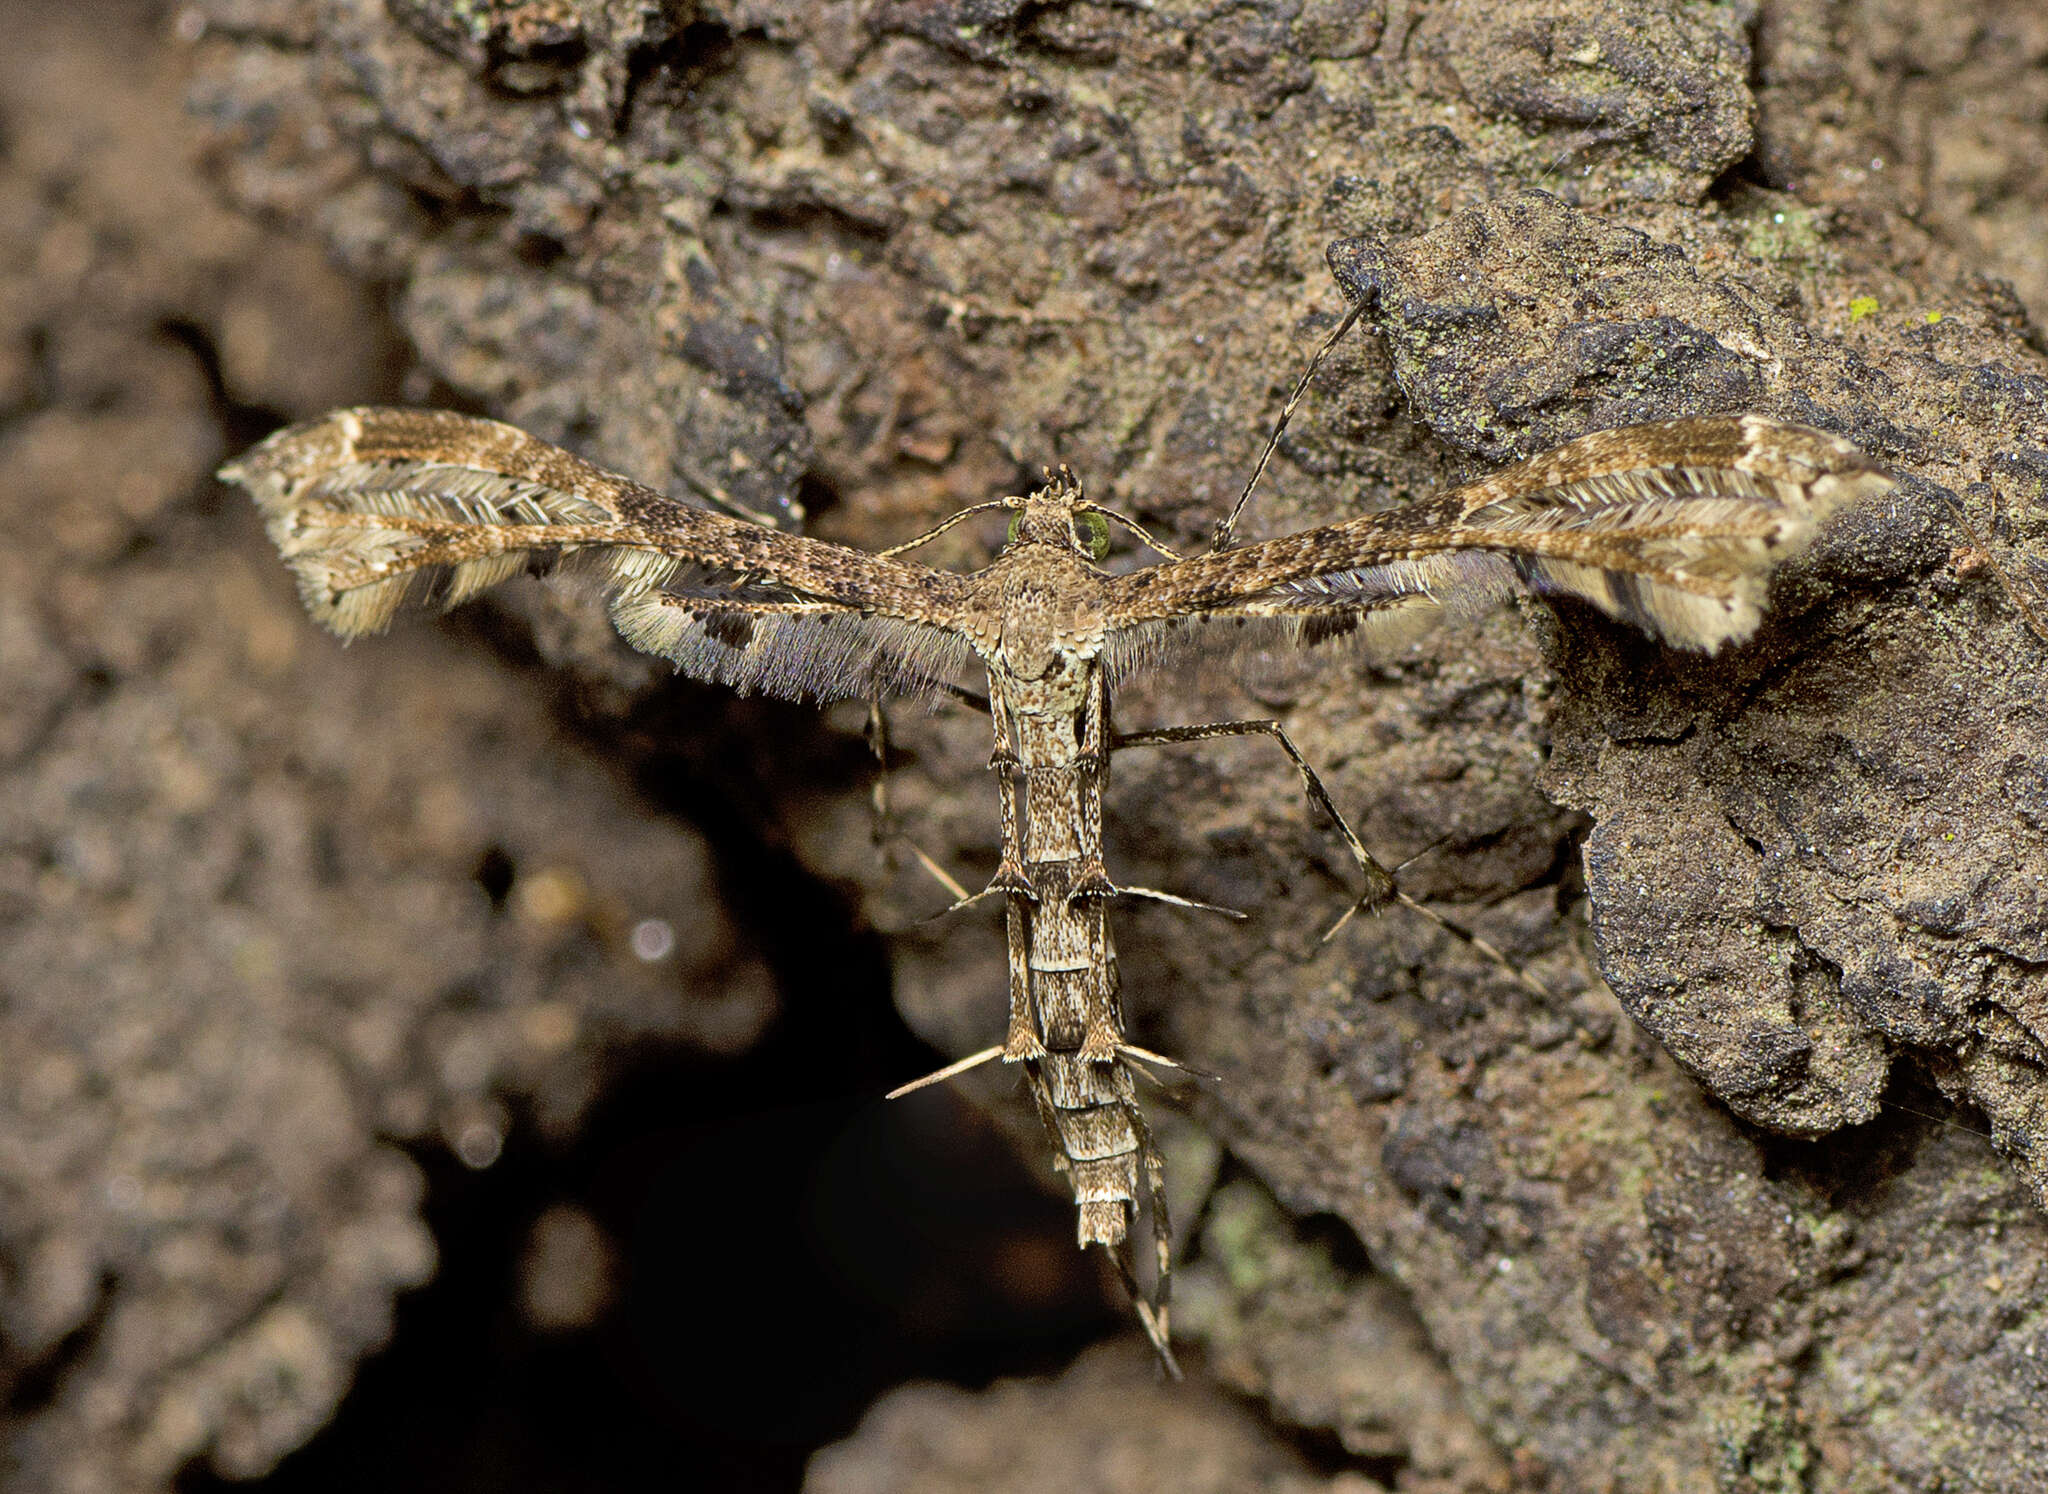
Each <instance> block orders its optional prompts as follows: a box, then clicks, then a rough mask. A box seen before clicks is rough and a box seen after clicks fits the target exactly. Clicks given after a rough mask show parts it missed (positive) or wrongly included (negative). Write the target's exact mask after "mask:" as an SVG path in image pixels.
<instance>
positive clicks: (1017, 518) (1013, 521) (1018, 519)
mask: <svg viewBox="0 0 2048 1494" xmlns="http://www.w3.org/2000/svg"><path fill="white" fill-rule="evenodd" d="M1023 532H1024V516H1023V515H1022V514H1012V515H1010V533H1009V537H1008V538H1007V539H1005V540H1004V541H1003V543H1004V544H1006V545H1014V544H1016V543H1017V536H1018V535H1020V534H1022V533H1023Z"/></svg>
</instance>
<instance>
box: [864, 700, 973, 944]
mask: <svg viewBox="0 0 2048 1494" xmlns="http://www.w3.org/2000/svg"><path fill="white" fill-rule="evenodd" d="M862 735H864V736H865V737H866V738H867V742H868V748H869V750H870V751H872V752H873V753H874V754H875V767H876V772H875V786H874V789H873V790H872V791H871V793H870V794H869V797H868V803H869V808H870V812H871V813H870V824H869V830H868V833H869V835H870V837H871V838H872V839H873V842H874V844H875V845H876V846H888V845H894V844H896V843H897V842H899V841H900V842H901V843H902V844H904V845H905V846H908V847H909V848H910V854H911V855H912V856H914V857H915V858H916V859H917V864H918V865H919V866H921V867H923V868H924V869H925V870H926V871H927V872H928V873H930V874H931V878H932V880H933V881H934V882H937V883H938V884H939V885H940V886H941V887H943V888H945V889H946V892H947V894H948V895H949V896H950V897H951V898H952V899H953V901H952V904H951V905H950V906H949V907H947V908H946V909H945V910H944V911H945V912H948V913H950V912H952V911H954V909H956V908H960V907H963V906H964V905H966V904H968V903H971V902H973V901H974V895H973V894H972V893H970V892H968V890H967V889H966V888H965V887H962V886H961V885H960V882H959V879H958V878H956V877H955V876H954V875H953V874H952V873H951V872H949V871H947V870H946V869H945V868H944V867H943V866H941V865H939V863H938V862H937V861H935V860H933V859H932V857H931V856H930V855H928V854H927V853H926V852H925V849H924V847H923V846H921V845H919V844H918V843H917V842H916V841H914V840H912V839H911V838H910V837H909V836H908V835H905V834H904V833H903V827H902V826H900V825H898V824H897V823H896V814H895V811H894V809H893V808H892V807H891V805H890V803H889V718H888V717H887V716H885V715H884V714H883V713H882V703H881V702H880V701H879V700H871V701H869V702H868V719H867V725H866V727H865V728H864V729H863V732H862ZM934 916H935V917H936V916H937V915H934Z"/></svg>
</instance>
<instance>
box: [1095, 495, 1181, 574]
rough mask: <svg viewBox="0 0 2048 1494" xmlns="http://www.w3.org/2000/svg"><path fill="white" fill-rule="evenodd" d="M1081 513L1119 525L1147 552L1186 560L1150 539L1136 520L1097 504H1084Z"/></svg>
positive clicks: (1169, 558)
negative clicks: (1154, 551) (1096, 515)
mask: <svg viewBox="0 0 2048 1494" xmlns="http://www.w3.org/2000/svg"><path fill="white" fill-rule="evenodd" d="M1081 511H1082V512H1083V513H1090V514H1100V515H1101V516H1102V517H1103V518H1105V519H1107V520H1109V522H1110V523H1112V524H1117V525H1121V526H1122V527H1123V528H1125V529H1128V530H1129V531H1130V532H1131V533H1132V534H1133V535H1135V536H1136V537H1137V540H1138V543H1139V544H1141V545H1143V546H1144V547H1145V548H1146V549H1148V550H1156V551H1157V552H1158V553H1159V554H1161V555H1164V556H1165V557H1166V558H1167V559H1168V560H1183V559H1186V557H1185V556H1183V555H1179V554H1176V553H1175V552H1174V551H1172V550H1169V549H1167V548H1166V546H1164V545H1162V544H1160V543H1159V541H1158V540H1156V539H1154V538H1152V536H1151V534H1150V533H1149V532H1148V531H1147V530H1146V528H1145V526H1144V525H1142V524H1140V523H1138V522H1137V521H1136V520H1133V519H1127V518H1125V517H1124V516H1123V515H1122V514H1120V513H1118V512H1117V511H1116V510H1115V509H1113V508H1104V507H1103V506H1102V505H1101V504H1099V503H1084V504H1082V505H1081Z"/></svg>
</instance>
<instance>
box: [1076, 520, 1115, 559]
mask: <svg viewBox="0 0 2048 1494" xmlns="http://www.w3.org/2000/svg"><path fill="white" fill-rule="evenodd" d="M1074 538H1075V539H1076V540H1077V541H1079V542H1080V546H1081V553H1082V554H1083V555H1086V556H1087V557H1088V558H1089V559H1090V560H1100V559H1102V557H1103V556H1105V555H1107V554H1108V553H1109V521H1108V520H1107V519H1105V518H1103V517H1102V515H1101V514H1076V515H1074Z"/></svg>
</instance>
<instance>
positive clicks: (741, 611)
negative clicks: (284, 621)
mask: <svg viewBox="0 0 2048 1494" xmlns="http://www.w3.org/2000/svg"><path fill="white" fill-rule="evenodd" d="M220 476H221V478H222V479H223V480H224V481H228V482H235V483H239V484H241V485H242V486H243V487H245V488H247V489H248V490H249V493H250V496H251V497H253V498H254V499H255V500H256V505H257V507H258V508H259V509H260V510H261V511H262V513H263V517H264V522H265V525H266V527H267V528H268V530H269V532H270V537H271V539H272V540H273V541H275V542H276V544H277V547H278V550H279V552H280V553H281V554H282V555H283V556H284V558H285V560H286V561H287V562H288V563H289V564H290V566H291V568H292V570H293V572H294V573H295V574H296V575H297V577H298V582H299V594H300V596H301V597H302V598H303V599H304V600H305V603H306V607H307V609H308V610H309V611H310V612H311V613H312V614H313V616H314V617H315V618H316V619H317V620H318V621H320V622H321V623H323V624H324V625H325V626H327V627H328V628H330V629H332V630H333V631H334V632H336V633H338V634H340V635H341V636H343V637H345V638H351V637H356V636H358V635H360V634H363V633H374V632H379V631H381V630H382V629H384V628H386V627H388V626H389V625H390V623H391V620H392V617H393V616H394V615H395V614H396V613H397V612H398V610H399V609H400V608H401V607H402V606H404V605H406V604H407V603H408V602H426V603H433V602H438V603H440V604H441V605H443V606H453V605H455V604H456V603H457V602H461V601H465V600H467V599H468V598H470V597H472V596H475V595H476V594H477V593H478V592H480V591H483V590H485V589H486V588H488V587H491V586H494V585H496V584H497V583H498V582H500V581H503V580H506V579H508V578H509V577H512V576H517V575H522V574H525V573H526V572H528V571H529V570H541V571H548V570H553V571H557V572H559V573H561V574H564V575H568V576H572V577H581V578H583V579H585V580H587V581H588V582H590V583H591V584H593V585H594V586H595V587H596V588H598V589H599V590H600V591H602V592H604V593H605V594H606V595H607V596H608V597H609V598H610V601H611V612H612V620H613V622H614V623H615V624H616V625H617V626H618V629H619V631H620V633H621V634H623V635H624V637H625V638H626V640H627V642H629V643H631V644H632V645H633V646H634V647H635V648H639V649H642V650H645V651H646V652H648V653H652V654H658V655H660V656H662V657H664V658H667V659H670V660H672V661H673V662H674V663H675V665H676V667H677V668H678V669H679V670H681V671H682V672H683V673H685V674H689V675H692V676H694V677H696V678H699V679H706V680H714V681H717V682H718V683H721V684H726V685H731V686H734V687H735V688H738V689H740V690H743V691H745V690H760V691H764V692H766V693H769V694H773V695H782V696H788V697H791V698H811V699H838V698H850V697H868V698H873V697H876V696H879V695H883V694H901V693H912V694H914V693H919V692H922V691H926V690H930V689H932V688H935V687H937V686H939V685H941V684H944V683H946V682H948V681H950V680H951V678H952V677H953V675H954V674H955V672H956V671H957V670H958V669H959V668H960V667H961V665H962V664H963V663H964V662H965V661H966V657H967V653H968V647H967V644H966V641H965V640H964V639H963V638H962V637H961V636H960V634H959V633H958V632H956V631H955V630H954V628H953V627H952V626H951V622H952V619H953V618H954V617H956V616H957V614H958V609H959V601H960V594H961V580H960V578H959V577H957V576H954V575H951V574H949V573H948V572H945V571H935V570H931V569H929V568H928V567H925V566H920V565H915V564H910V563H906V562H902V561H896V560H887V559H883V558H881V557H878V556H874V555H869V554H867V553H865V552H864V551H860V550H853V549H848V548H846V547H845V546H842V545H833V544H827V543H825V542H823V541H820V540H812V539H805V538H802V537H800V536H796V535H790V534H782V533H779V532H777V531H775V530H771V529H765V528H762V527H761V526H759V525H755V524H749V523H746V522H744V521H742V520H739V519H732V518H727V517H726V516H724V515H722V514H715V513H711V512H708V511H706V510H704V509H698V508H692V507H689V506H688V505H686V504H681V503H677V502H675V501H674V500H672V499H669V498H666V497H664V496H662V495H661V494H660V493H657V492H655V491H654V490H653V489H651V488H647V487H643V486H641V485H640V484H639V483H636V482H633V481H631V480H630V479H628V478H624V477H620V476H618V475H617V474H615V473H611V472H606V471H605V470H603V469H602V468H600V467H595V466H592V465H591V464H590V463H588V462H585V461H583V460H582V459H581V458H579V457H575V456H572V455H570V454H569V453H568V452H566V451H563V450H561V449H560V448H559V447H555V446H550V445H549V444H548V443H547V442H545V441H540V440H536V439H535V438H534V437H532V436H529V435H527V434H526V433H525V432H524V431H521V430H518V429H516V428H515V427H513V426H509V425H503V424H500V423H499V422H497V421H495V420H481V419H477V418H474V417H472V416H466V415H451V414H447V413H444V412H440V411H428V410H386V409H353V410H337V411H335V412H333V413H332V414H330V415H327V416H325V417H324V418H322V419H320V420H316V421H313V422H311V423H310V424H307V425H301V426H296V427H293V428H292V429H290V430H285V431H280V432H278V433H277V434H276V435H273V436H271V437H270V438H269V439H267V440H265V441H264V442H262V443H261V444H260V445H258V446H256V447H255V448H253V449H252V450H250V451H249V452H247V453H246V454H245V455H243V456H242V458H241V459H240V460H238V461H236V462H233V463H231V464H229V465H228V466H226V467H223V468H222V469H221V472H220Z"/></svg>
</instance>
